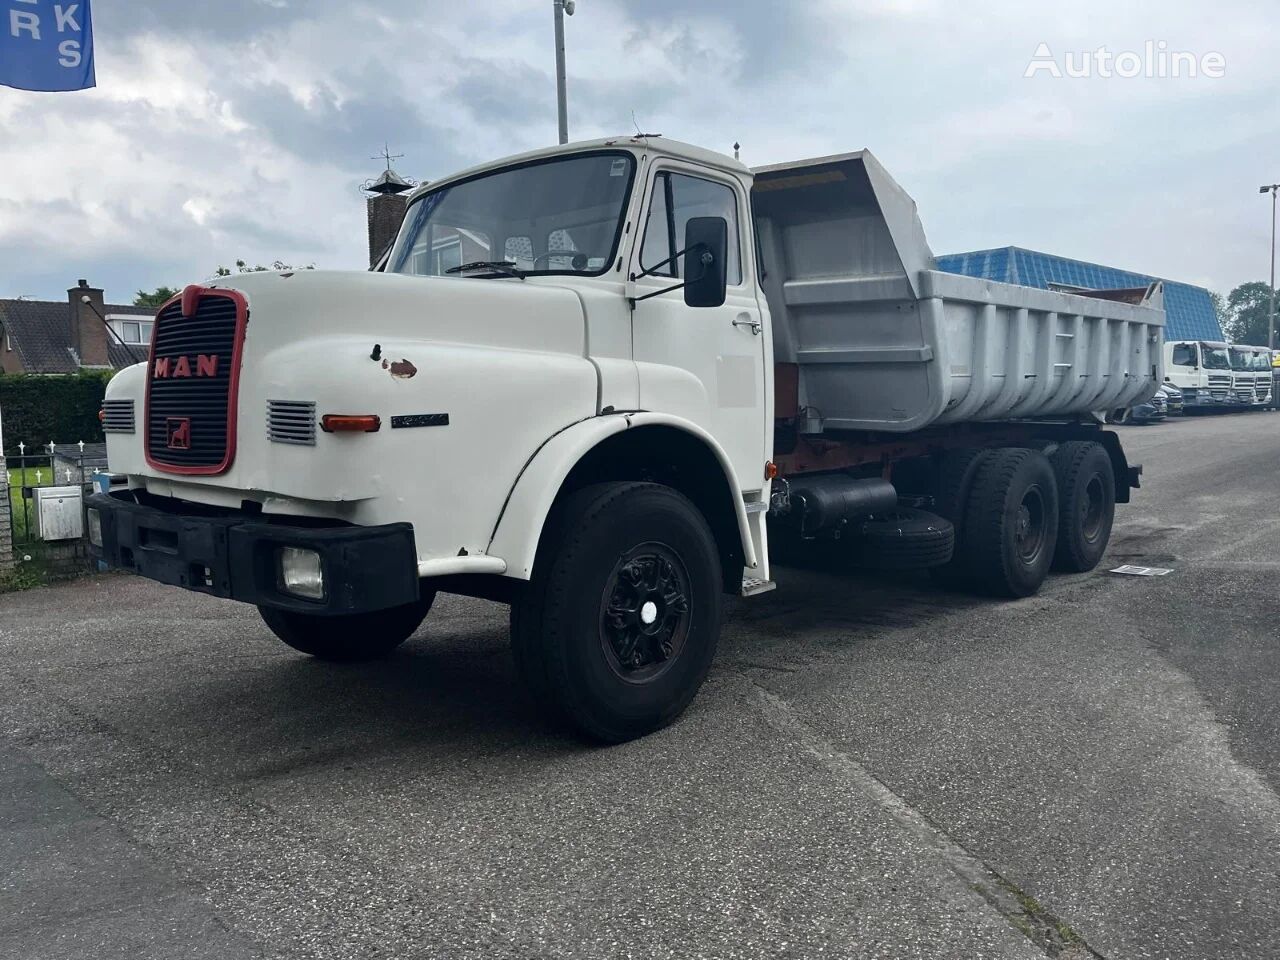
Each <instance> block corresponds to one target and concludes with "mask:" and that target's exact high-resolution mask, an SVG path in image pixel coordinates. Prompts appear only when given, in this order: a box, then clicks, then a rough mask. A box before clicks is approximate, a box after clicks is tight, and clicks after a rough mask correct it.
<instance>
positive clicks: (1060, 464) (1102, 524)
mask: <svg viewBox="0 0 1280 960" xmlns="http://www.w3.org/2000/svg"><path fill="white" fill-rule="evenodd" d="M1052 463H1053V472H1054V476H1055V478H1056V479H1057V481H1058V496H1059V499H1060V501H1061V509H1060V510H1059V515H1058V546H1057V549H1056V550H1055V551H1054V555H1053V569H1055V570H1062V571H1066V572H1069V573H1085V572H1087V571H1089V570H1092V569H1093V568H1094V567H1096V566H1097V565H1098V563H1099V562H1100V561H1101V560H1102V557H1103V554H1105V553H1106V552H1107V543H1108V541H1110V539H1111V526H1112V524H1113V523H1114V521H1115V516H1116V476H1115V469H1114V468H1113V467H1112V464H1111V457H1109V456H1108V455H1107V451H1106V450H1104V449H1103V447H1102V445H1101V444H1098V443H1088V442H1085V441H1080V440H1072V441H1068V442H1067V443H1064V444H1062V445H1060V446H1059V447H1058V449H1057V450H1056V451H1055V452H1054V454H1053V458H1052Z"/></svg>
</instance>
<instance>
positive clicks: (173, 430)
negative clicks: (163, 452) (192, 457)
mask: <svg viewBox="0 0 1280 960" xmlns="http://www.w3.org/2000/svg"><path fill="white" fill-rule="evenodd" d="M164 425H165V436H166V437H167V438H168V446H169V449H170V450H190V449H191V418H190V417H169V418H168V419H166V420H165V422H164Z"/></svg>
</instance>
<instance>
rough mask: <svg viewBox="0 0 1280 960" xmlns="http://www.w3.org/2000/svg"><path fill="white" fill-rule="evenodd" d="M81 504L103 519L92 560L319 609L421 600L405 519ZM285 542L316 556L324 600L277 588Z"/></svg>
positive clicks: (118, 501) (104, 500) (114, 499)
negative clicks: (279, 516)
mask: <svg viewBox="0 0 1280 960" xmlns="http://www.w3.org/2000/svg"><path fill="white" fill-rule="evenodd" d="M175 505H176V506H180V504H178V503H177V502H175ZM85 506H86V507H87V508H88V509H90V510H96V511H97V512H98V516H99V518H100V519H101V523H102V546H101V547H97V546H95V547H94V548H93V550H94V552H95V554H96V555H97V556H98V558H99V559H101V560H103V561H105V562H106V563H107V565H108V566H112V567H117V568H119V569H121V570H130V571H132V572H133V573H137V574H140V575H141V576H144V577H147V578H148V579H151V580H156V581H158V582H160V583H168V584H172V585H173V586H177V587H185V588H186V589H188V590H194V591H196V592H197V593H207V594H210V595H211V596H215V597H226V598H228V599H231V600H242V601H244V602H245V603H252V604H258V605H261V606H269V607H279V608H281V609H285V610H296V611H298V612H303V613H315V614H321V615H324V614H329V615H338V614H345V613H362V612H366V611H371V610H383V609H386V608H387V607H396V606H400V605H401V604H405V603H411V602H413V601H415V600H417V599H418V561H417V554H416V551H415V549H414V543H413V527H412V525H410V524H408V523H392V524H387V525H386V526H380V527H355V526H341V527H308V526H302V525H299V524H296V523H284V522H272V523H267V522H264V521H263V519H262V518H261V517H252V516H249V515H247V514H242V513H227V514H215V513H211V514H210V515H207V516H205V515H200V514H198V513H194V512H192V513H184V512H179V511H178V510H170V509H168V507H167V506H166V507H160V506H149V505H145V504H140V503H135V502H134V501H133V499H132V495H131V494H128V493H97V494H94V495H93V496H91V497H89V499H88V501H87V502H86V504H85ZM196 509H198V508H196ZM286 546H288V547H301V548H303V549H307V550H314V551H316V553H318V554H319V555H320V562H321V564H322V568H323V570H324V580H325V599H323V600H307V599H304V598H301V597H296V596H293V595H292V594H289V593H285V592H284V590H283V589H282V588H281V585H280V577H279V559H278V554H279V550H280V548H281V547H286Z"/></svg>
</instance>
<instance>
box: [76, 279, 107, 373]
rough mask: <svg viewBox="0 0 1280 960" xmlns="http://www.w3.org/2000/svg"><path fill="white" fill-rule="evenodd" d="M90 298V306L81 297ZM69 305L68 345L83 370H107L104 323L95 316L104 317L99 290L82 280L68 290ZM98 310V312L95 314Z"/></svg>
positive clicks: (103, 304) (103, 307) (103, 306)
mask: <svg viewBox="0 0 1280 960" xmlns="http://www.w3.org/2000/svg"><path fill="white" fill-rule="evenodd" d="M85 297H88V298H89V303H85V302H84V298H85ZM67 301H68V306H69V307H70V308H71V346H72V348H73V349H74V350H75V352H76V356H77V357H79V358H80V366H82V367H109V366H111V359H110V357H109V355H108V354H107V341H108V339H109V337H110V335H109V334H108V333H107V327H106V324H104V323H103V322H102V319H101V318H100V317H99V316H98V314H102V316H106V312H107V310H106V304H105V302H104V301H103V298H102V291H101V290H99V289H98V288H97V287H91V286H89V281H87V280H81V281H80V283H79V285H78V286H75V287H72V288H71V289H70V290H68V291H67ZM94 308H97V310H98V313H94Z"/></svg>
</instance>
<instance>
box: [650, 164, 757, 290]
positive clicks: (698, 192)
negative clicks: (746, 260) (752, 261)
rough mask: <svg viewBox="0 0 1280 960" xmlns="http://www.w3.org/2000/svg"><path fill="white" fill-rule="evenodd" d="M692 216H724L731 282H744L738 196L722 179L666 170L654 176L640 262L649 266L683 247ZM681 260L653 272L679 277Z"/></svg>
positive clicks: (736, 283) (732, 284) (659, 274)
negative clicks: (706, 178)
mask: <svg viewBox="0 0 1280 960" xmlns="http://www.w3.org/2000/svg"><path fill="white" fill-rule="evenodd" d="M693 217H723V218H724V219H725V221H726V222H727V223H728V225H729V262H728V264H727V268H726V277H727V280H728V283H729V286H736V285H738V284H740V283H742V245H741V235H740V231H739V229H738V200H737V195H736V194H735V193H734V192H733V188H732V187H729V186H728V185H726V184H723V183H715V182H714V181H711V180H704V179H702V178H701V177H690V176H686V175H685V174H683V173H671V172H668V171H663V172H661V173H659V174H658V175H657V177H656V178H655V179H654V186H653V198H652V200H650V202H649V215H648V217H647V219H646V221H645V231H644V240H643V241H642V243H641V246H640V264H641V266H643V267H644V268H646V269H649V268H652V267H655V266H656V265H657V264H659V263H661V262H662V261H663V260H666V259H668V258H669V257H671V256H672V255H673V254H675V253H679V252H680V251H681V250H683V249H684V235H685V227H687V226H688V224H689V220H690V219H692V218H693ZM682 266H683V265H682V264H681V263H680V260H679V259H677V260H674V261H672V262H671V263H669V264H667V265H665V266H662V267H658V268H657V269H656V270H654V273H655V274H656V275H658V276H663V277H679V276H680V271H681V268H682Z"/></svg>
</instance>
